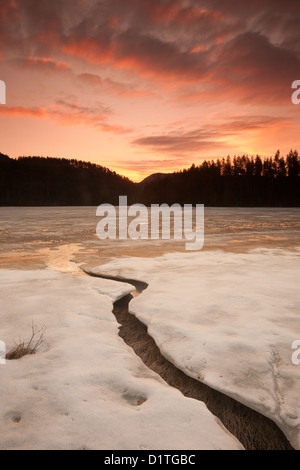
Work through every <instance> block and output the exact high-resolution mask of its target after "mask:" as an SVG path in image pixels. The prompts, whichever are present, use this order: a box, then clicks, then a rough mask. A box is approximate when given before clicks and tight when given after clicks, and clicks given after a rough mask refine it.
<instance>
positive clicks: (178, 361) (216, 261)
mask: <svg viewBox="0 0 300 470" xmlns="http://www.w3.org/2000/svg"><path fill="white" fill-rule="evenodd" d="M299 258H300V249H299V248H298V249H297V248H294V249H293V251H291V252H290V251H288V250H283V249H255V250H253V251H251V252H248V253H229V252H224V251H202V252H197V253H196V252H195V253H174V254H166V255H164V256H162V257H158V258H152V259H149V258H144V259H142V258H135V257H133V258H126V259H116V260H114V261H111V262H110V263H108V264H106V265H104V266H100V267H99V268H96V269H94V271H95V272H98V273H99V272H103V273H110V274H113V275H119V276H123V277H125V278H136V279H139V280H142V281H145V282H147V283H148V284H149V287H148V289H147V290H145V291H144V292H143V293H142V295H140V296H139V297H137V298H135V299H134V300H132V301H131V303H130V311H131V312H132V313H134V314H135V315H136V316H137V317H138V318H139V319H140V320H141V321H142V322H143V323H145V324H146V325H148V332H149V334H150V335H151V336H152V337H153V338H154V340H155V342H156V343H157V345H158V347H159V348H160V350H161V352H162V354H163V355H164V356H165V357H166V358H167V359H169V360H170V361H171V362H172V363H174V364H175V365H176V366H177V367H178V368H180V369H181V370H183V371H184V372H186V373H187V374H188V375H190V376H192V377H194V378H196V379H198V380H200V381H202V382H204V383H206V384H208V385H209V386H211V387H213V388H215V389H217V390H220V391H222V392H224V393H226V394H227V395H230V396H231V397H233V398H235V399H237V400H239V401H240V402H242V403H244V404H246V405H248V406H250V407H251V408H253V409H255V410H257V411H259V412H260V413H262V414H264V415H265V416H268V417H270V418H271V419H273V421H275V422H276V423H277V424H278V425H279V427H280V428H281V429H282V430H283V432H284V433H285V434H286V436H287V437H288V439H289V440H290V441H291V443H292V445H293V446H294V447H295V448H297V449H299V448H300V365H299V366H297V365H294V364H293V363H292V353H293V350H292V349H291V345H292V342H293V341H294V340H295V339H300V315H299V312H300V290H299V278H300V263H299V262H300V259H299Z"/></svg>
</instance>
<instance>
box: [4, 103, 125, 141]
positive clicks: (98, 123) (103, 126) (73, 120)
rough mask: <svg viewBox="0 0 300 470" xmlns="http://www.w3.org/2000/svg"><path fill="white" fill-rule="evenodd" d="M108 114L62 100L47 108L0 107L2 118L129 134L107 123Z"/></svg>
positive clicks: (122, 128) (98, 109) (107, 112)
mask: <svg viewBox="0 0 300 470" xmlns="http://www.w3.org/2000/svg"><path fill="white" fill-rule="evenodd" d="M110 114H111V111H110V109H109V108H107V107H104V106H102V105H98V106H96V107H87V106H82V105H79V104H78V103H76V102H74V103H72V102H67V101H64V100H58V101H57V102H56V103H53V104H50V105H49V106H41V107H18V106H1V107H0V115H2V116H10V117H33V118H40V119H41V118H43V119H53V120H55V121H56V122H58V123H59V124H61V125H67V126H73V125H86V126H90V127H95V128H97V129H99V130H100V131H102V132H112V133H115V134H127V133H130V132H131V129H129V128H126V127H124V126H121V125H114V124H110V123H109V122H108V116H109V115H110Z"/></svg>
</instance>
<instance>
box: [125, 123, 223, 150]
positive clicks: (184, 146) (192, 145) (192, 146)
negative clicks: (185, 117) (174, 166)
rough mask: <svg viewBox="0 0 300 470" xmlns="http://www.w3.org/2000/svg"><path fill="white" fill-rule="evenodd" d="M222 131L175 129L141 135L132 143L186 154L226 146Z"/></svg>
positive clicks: (152, 148)
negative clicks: (162, 132) (145, 135)
mask: <svg viewBox="0 0 300 470" xmlns="http://www.w3.org/2000/svg"><path fill="white" fill-rule="evenodd" d="M220 137H222V135H221V133H218V132H217V131H216V130H203V129H198V130H194V131H185V130H182V129H178V130H174V131H172V132H169V133H168V134H162V135H153V136H148V137H140V138H138V139H135V140H133V141H132V145H138V146H142V147H146V148H149V149H151V150H155V151H157V152H161V153H167V154H173V155H176V154H178V153H181V154H185V153H190V152H199V151H202V150H209V149H212V148H217V147H226V144H225V142H223V141H220V140H219V138H220Z"/></svg>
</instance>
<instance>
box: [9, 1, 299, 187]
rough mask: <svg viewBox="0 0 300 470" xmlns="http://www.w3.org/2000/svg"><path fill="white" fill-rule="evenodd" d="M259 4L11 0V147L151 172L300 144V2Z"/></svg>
mask: <svg viewBox="0 0 300 470" xmlns="http://www.w3.org/2000/svg"><path fill="white" fill-rule="evenodd" d="M3 3H4V4H3ZM248 3H250V5H247V4H246V2H240V1H237V0H229V1H226V2H224V1H221V0H209V1H208V0H156V1H155V2H154V1H151V0H74V1H72V2H69V1H67V0H61V1H59V2H49V1H46V0H41V1H39V2H36V1H34V0H27V1H26V2H24V1H22V0H6V2H2V3H1V5H0V23H1V24H0V79H1V80H4V81H5V83H6V87H7V97H6V105H0V128H1V147H0V152H2V153H5V154H8V155H9V156H11V157H18V156H20V155H40V156H52V157H65V158H77V159H80V160H87V161H92V162H95V163H99V164H102V165H104V166H107V167H109V168H111V169H113V170H116V171H117V172H119V173H121V174H123V175H126V176H129V177H130V178H132V179H133V180H135V181H139V180H141V179H142V178H144V177H145V176H147V175H149V174H151V173H154V172H158V171H159V172H169V171H174V170H178V169H181V168H184V167H189V166H190V165H191V164H192V163H195V164H197V163H200V162H201V161H202V160H203V159H204V158H217V157H226V156H227V155H228V154H230V155H232V156H233V155H235V154H236V155H237V154H243V153H247V154H249V155H251V154H256V153H259V154H260V155H263V156H270V155H274V154H275V152H276V150H277V149H280V150H281V153H282V154H286V153H287V152H288V151H289V150H290V149H291V148H293V149H295V148H297V149H298V150H300V145H299V144H300V137H299V135H300V133H299V124H300V106H297V105H293V104H292V102H291V95H292V89H291V85H292V82H293V81H294V80H297V79H300V59H299V52H300V51H299V48H300V41H299V39H300V17H299V4H298V2H297V1H295V0H288V1H281V0H280V1H279V0H272V1H271V0H261V1H253V2H248Z"/></svg>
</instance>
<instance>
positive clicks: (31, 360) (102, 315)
mask: <svg viewBox="0 0 300 470" xmlns="http://www.w3.org/2000/svg"><path fill="white" fill-rule="evenodd" d="M130 290H132V286H129V285H127V284H120V283H117V282H114V281H109V280H102V279H96V278H91V277H88V276H84V275H82V276H78V275H75V274H72V273H70V272H68V273H62V272H58V271H56V272H55V271H52V270H32V271H30V270H22V271H20V270H12V269H2V270H0V318H1V330H0V339H1V340H2V341H5V343H6V346H7V349H9V348H10V347H11V346H13V344H14V340H18V337H19V336H20V337H21V339H23V340H26V339H28V338H29V336H30V333H31V324H32V322H33V323H34V324H36V325H37V326H38V327H41V326H43V325H45V326H46V327H47V330H46V333H45V341H44V343H43V344H42V347H41V349H40V350H39V351H38V352H37V353H36V354H35V355H32V356H25V357H23V358H22V359H20V360H10V361H8V360H7V361H6V364H5V365H0V377H1V379H0V396H1V401H0V422H1V437H0V449H176V450H177V449H242V446H241V444H240V443H239V442H238V441H237V440H236V439H235V438H234V437H233V436H232V435H231V434H230V433H229V432H227V430H225V429H224V427H223V426H222V425H221V423H220V422H219V421H218V420H217V419H216V418H215V417H214V416H213V415H212V414H211V413H210V412H209V411H208V410H207V408H206V406H205V405H204V404H203V403H202V402H200V401H197V400H193V399H190V398H185V397H184V396H183V395H182V394H181V393H180V392H179V391H177V390H175V389H173V388H171V387H169V386H168V385H167V384H166V383H165V382H164V381H163V380H162V379H161V378H160V377H159V376H158V375H157V374H155V373H153V372H151V371H150V370H149V369H147V368H146V366H144V365H143V363H142V362H141V360H140V359H139V358H138V357H137V356H136V355H135V354H134V353H133V352H132V350H131V348H129V347H128V346H127V345H126V344H125V343H124V342H123V340H122V339H121V338H120V337H119V336H118V324H117V322H116V320H115V317H114V316H113V314H112V313H111V310H112V301H113V300H115V299H118V298H119V297H120V296H122V295H125V294H126V293H129V292H130Z"/></svg>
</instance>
